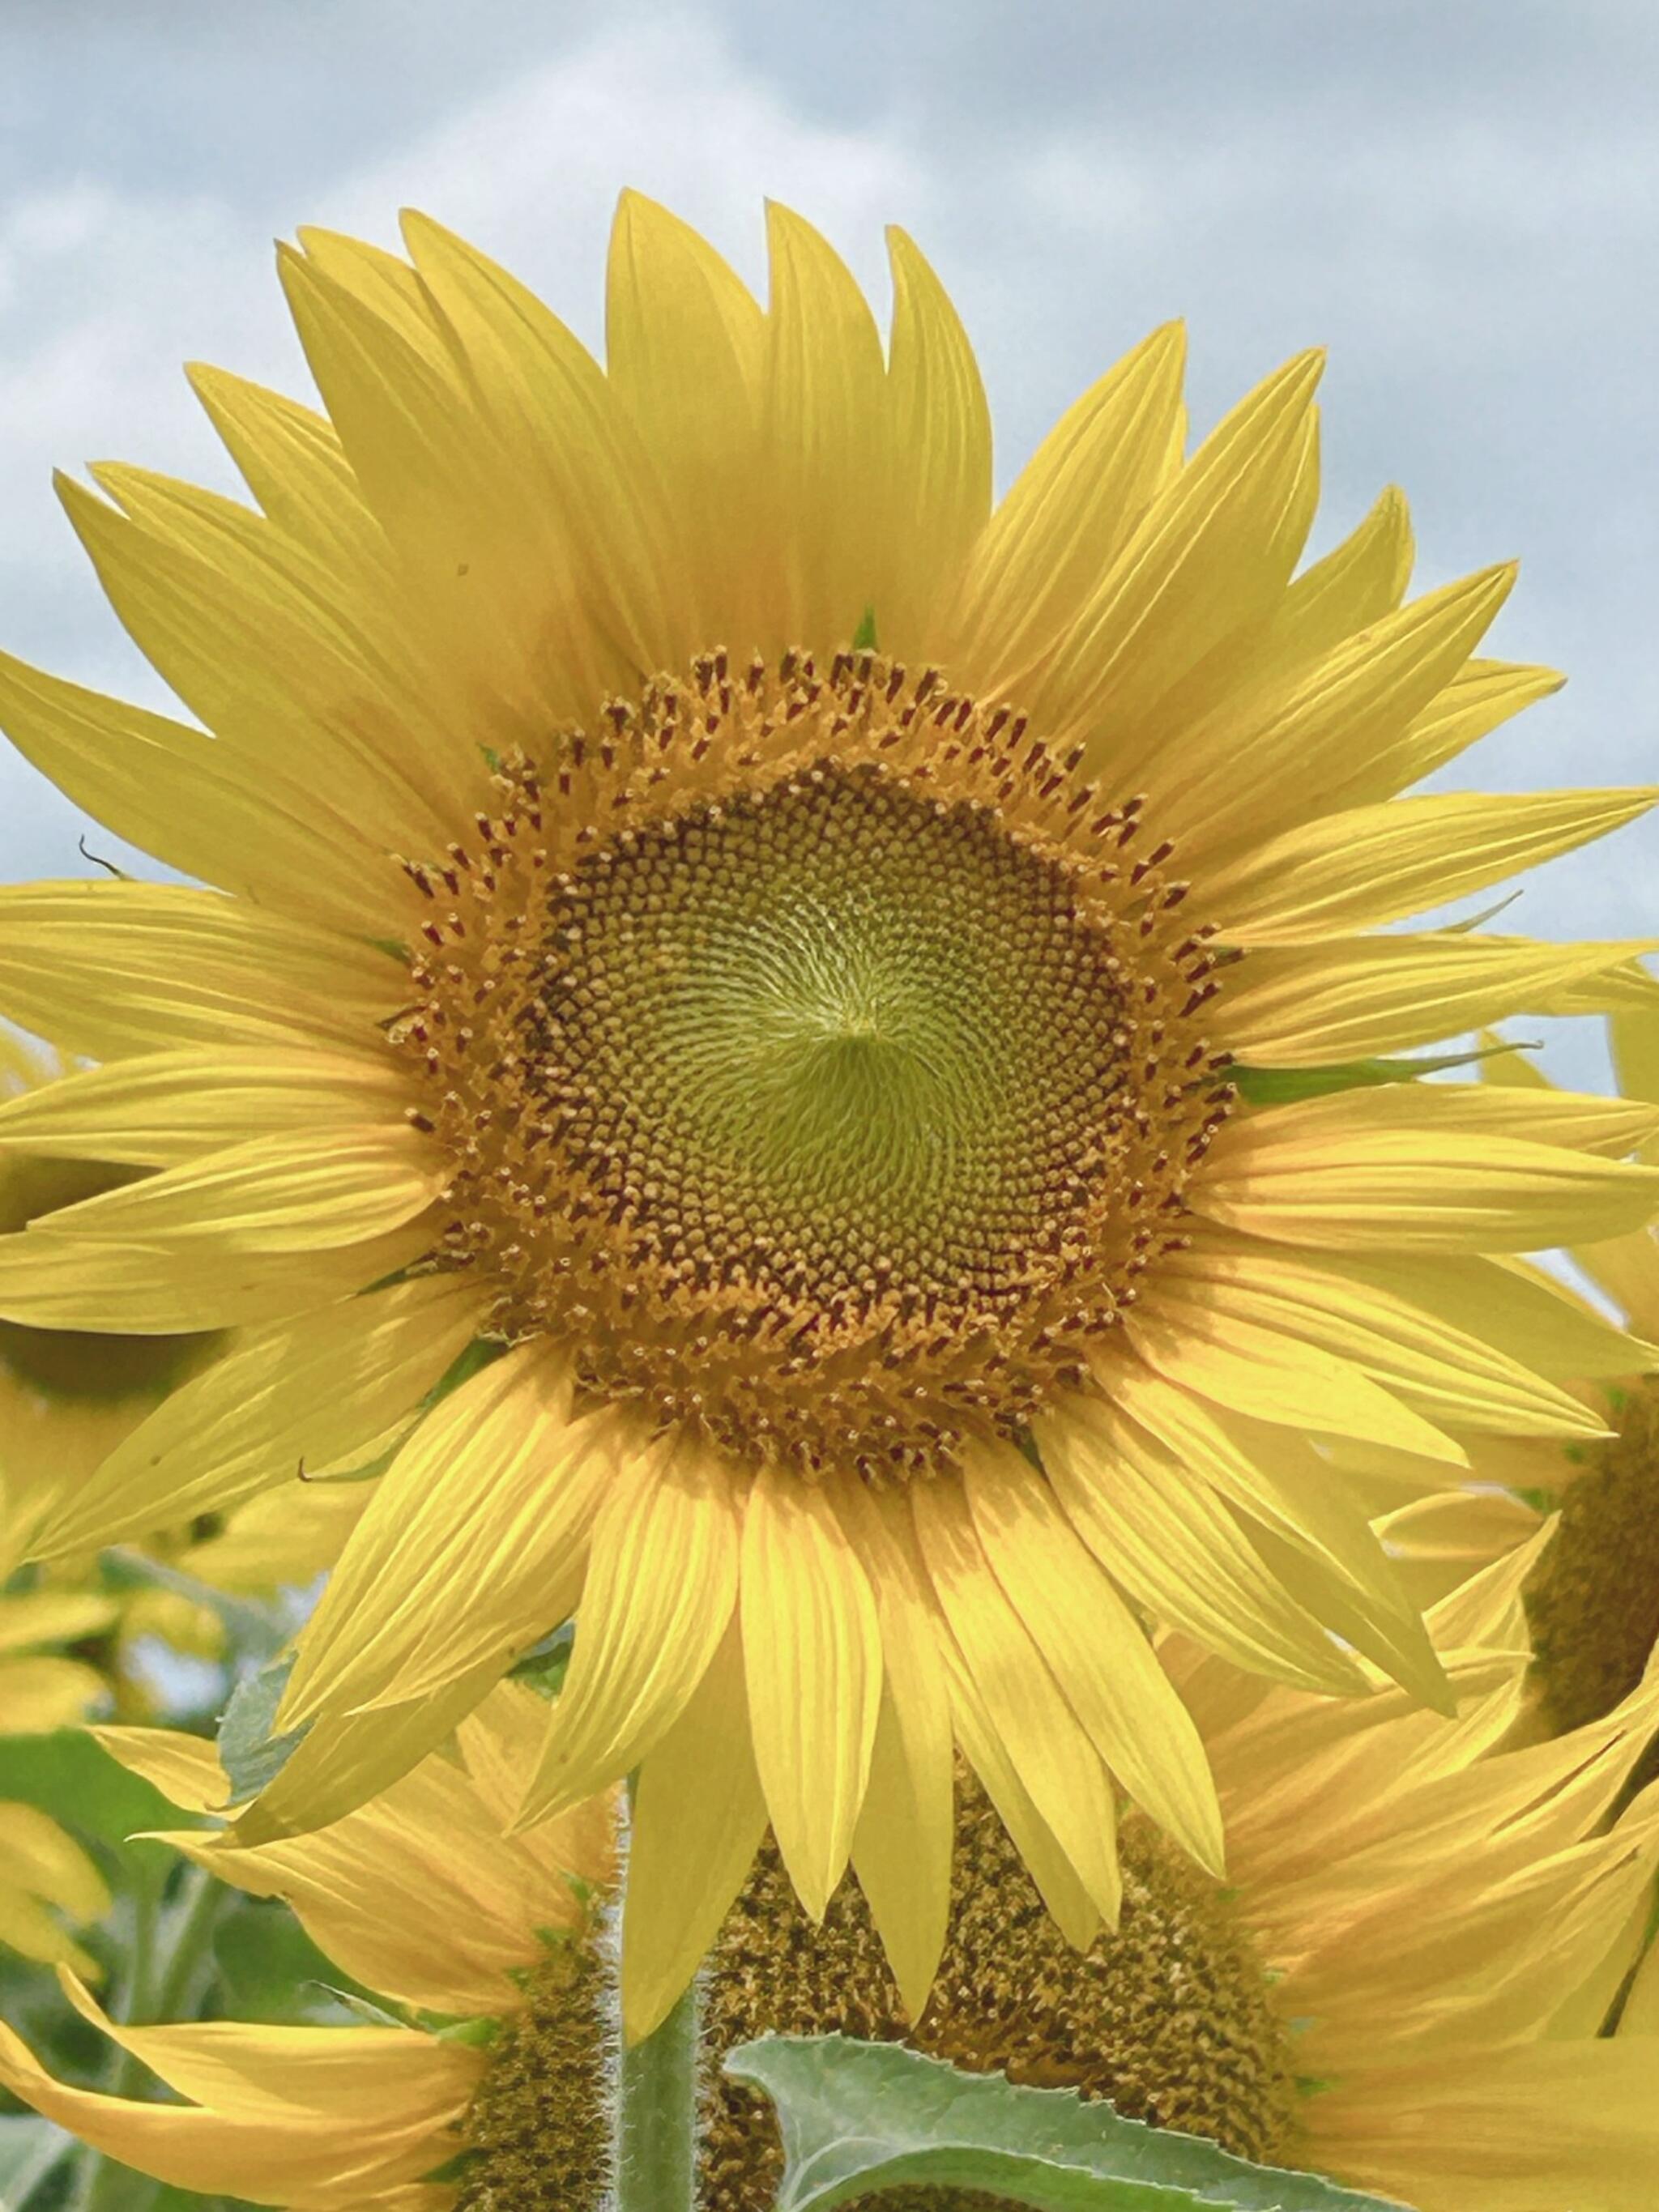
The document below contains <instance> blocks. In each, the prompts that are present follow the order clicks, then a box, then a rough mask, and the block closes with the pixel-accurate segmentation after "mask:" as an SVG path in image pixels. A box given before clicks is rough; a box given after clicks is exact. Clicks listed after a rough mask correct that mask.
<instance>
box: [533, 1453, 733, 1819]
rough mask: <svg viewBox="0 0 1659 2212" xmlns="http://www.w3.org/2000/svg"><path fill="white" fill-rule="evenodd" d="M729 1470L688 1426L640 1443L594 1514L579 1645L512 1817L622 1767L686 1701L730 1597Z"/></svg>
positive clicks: (639, 1755) (563, 1805)
mask: <svg viewBox="0 0 1659 2212" xmlns="http://www.w3.org/2000/svg"><path fill="white" fill-rule="evenodd" d="M737 1595H738V1515H737V1507H736V1501H735V1499H734V1497H733V1494H732V1474H730V1472H729V1471H728V1469H727V1468H726V1467H725V1466H724V1465H723V1464H722V1463H721V1462H720V1461H719V1460H718V1459H717V1458H716V1457H715V1455H714V1453H713V1452H711V1451H710V1450H709V1449H708V1446H707V1445H705V1444H704V1443H702V1442H701V1441H700V1440H699V1439H698V1438H697V1437H696V1436H688V1435H686V1434H684V1432H682V1431H669V1433H668V1434H667V1435H666V1436H665V1437H661V1438H659V1440H657V1441H656V1442H655V1443H649V1444H646V1443H641V1445H640V1447H639V1448H638V1450H637V1455H636V1457H635V1460H634V1462H633V1464H632V1465H631V1466H629V1467H628V1468H626V1469H625V1470H623V1472H621V1473H620V1474H618V1475H617V1477H616V1478H615V1479H614V1480H613V1481H612V1483H611V1486H610V1487H609V1489H608V1491H607V1494H606V1496H605V1499H604V1502H603V1503H602V1504H601V1505H600V1507H599V1512H598V1515H597V1516H596V1518H595V1520H594V1522H593V1534H592V1546H591V1549H590V1552H589V1557H588V1567H587V1574H586V1579H585V1580H584V1582H583V1583H582V1591H581V1598H580V1603H579V1604H578V1606H577V1607H576V1644H575V1651H574V1656H572V1659H571V1662H570V1671H569V1673H568V1674H567V1676H566V1677H565V1684H564V1688H563V1690H562V1692H560V1695H559V1699H558V1703H557V1704H556V1705H555V1707H554V1709H553V1717H552V1721H551V1723H550V1727H549V1729H548V1734H547V1741H546V1745H545V1747H544V1750H543V1752H542V1755H541V1759H540V1761H539V1763H538V1766H537V1769H536V1771H535V1773H534V1774H533V1775H532V1777H530V1778H529V1781H528V1786H527V1787H526V1791H525V1799H524V1805H523V1808H522V1809H521V1811H520V1815H519V1825H520V1826H529V1825H530V1824H531V1823H532V1822H533V1821H536V1820H544V1819H546V1818H547V1817H548V1816H549V1815H550V1814H556V1813H561V1812H563V1811H565V1810H566V1809H568V1808H569V1807H570V1806H572V1805H574V1804H576V1803H578V1802H580V1800H581V1799H582V1798H584V1797H586V1796H591V1795H592V1793H593V1791H594V1790H599V1789H601V1788H603V1787H604V1786H605V1784H607V1783H611V1782H614V1781H616V1780H617V1779H618V1778H620V1777H621V1776H623V1775H624V1774H627V1773H629V1772H630V1771H632V1770H633V1769H634V1768H635V1767H636V1766H637V1765H639V1763H640V1761H641V1759H643V1758H644V1757H645V1756H646V1754H647V1753H648V1752H649V1751H650V1749H651V1747H652V1746H653V1744H654V1743H656V1742H658V1741H659V1740H660V1738H661V1737H662V1736H663V1735H664V1734H665V1732H666V1730H667V1729H670V1728H671V1727H672V1726H673V1723H674V1722H675V1720H676V1719H677V1718H678V1716H679V1714H680V1713H682V1712H683V1711H684V1709H685V1706H686V1705H687V1704H688V1703H689V1701H690V1698H691V1696H692V1694H693V1692H695V1691H696V1686H697V1685H698V1683H699V1682H700V1681H701V1680H702V1677H703V1675H704V1674H705V1673H706V1672H707V1670H708V1664H709V1662H710V1661H711V1659H712V1658H713V1657H714V1652H715V1650H717V1649H718V1647H719V1645H720V1638H722V1637H723V1636H724V1635H725V1633H726V1623H727V1621H728V1620H730V1619H731V1617H732V1607H734V1606H735V1604H736V1602H737Z"/></svg>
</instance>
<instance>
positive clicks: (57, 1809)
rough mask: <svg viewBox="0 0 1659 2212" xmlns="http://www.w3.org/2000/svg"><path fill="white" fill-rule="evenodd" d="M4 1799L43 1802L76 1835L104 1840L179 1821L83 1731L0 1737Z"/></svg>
mask: <svg viewBox="0 0 1659 2212" xmlns="http://www.w3.org/2000/svg"><path fill="white" fill-rule="evenodd" d="M0 1798H10V1799H14V1800H21V1802H23V1803H24V1804H26V1805H38V1806H39V1807H40V1809H41V1811H42V1812H45V1813H50V1814H52V1817H53V1818H54V1819H55V1820H60V1821H62V1823H63V1825H64V1826H65V1827H66V1828H68V1829H69V1830H70V1832H72V1833H74V1834H76V1835H79V1836H82V1837H86V1838H93V1839H94V1840H96V1841H97V1842H99V1843H101V1844H123V1843H125V1841H126V1839H127V1838H128V1837H129V1836H131V1835H135V1834H137V1832H139V1831H140V1830H142V1829H145V1828H176V1827H177V1826H178V1825H179V1813H178V1808H177V1807H176V1806H173V1805H170V1804H169V1803H168V1802H167V1799H166V1798H165V1797H164V1796H162V1795H161V1791H160V1790H154V1789H152V1788H151V1787H150V1785H149V1783H148V1782H144V1781H141V1780H140V1779H139V1778H138V1776H137V1775H136V1774H129V1773H128V1772H127V1770H126V1769H125V1766H123V1765H120V1764H119V1763H118V1761H117V1760H115V1759H112V1758H111V1757H110V1756H109V1754H108V1753H107V1752H106V1751H104V1750H102V1749H100V1747H99V1745H98V1744H97V1743H96V1742H95V1741H94V1739H93V1738H92V1737H91V1736H89V1735H88V1734H87V1732H86V1730H85V1729H74V1728H68V1729H52V1730H51V1731H50V1732H49V1733H48V1734H46V1735H9V1736H0Z"/></svg>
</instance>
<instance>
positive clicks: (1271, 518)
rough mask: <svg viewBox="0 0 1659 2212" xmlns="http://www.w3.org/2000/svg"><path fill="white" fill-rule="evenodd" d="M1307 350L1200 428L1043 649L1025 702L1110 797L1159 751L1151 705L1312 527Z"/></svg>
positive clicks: (1243, 609)
mask: <svg viewBox="0 0 1659 2212" xmlns="http://www.w3.org/2000/svg"><path fill="white" fill-rule="evenodd" d="M1322 366H1323V362H1322V356H1319V355H1318V354H1314V353H1309V354H1303V355H1299V356H1297V358H1296V359H1295V360H1294V361H1291V362H1287V363H1286V365H1285V368H1282V369H1280V370H1279V371H1278V373H1277V374H1275V375H1273V376H1271V377H1269V378H1268V379H1267V381H1266V382H1265V383H1263V384H1261V385H1259V386H1257V388H1256V389H1255V392H1251V393H1250V394H1249V397H1248V398H1245V399H1244V400H1243V401H1241V403H1240V404H1239V405H1238V406H1237V407H1236V408H1235V409H1234V410H1233V411H1232V412H1231V414H1230V415H1229V416H1227V417H1226V419H1225V421H1224V422H1222V423H1220V424H1219V425H1218V428H1216V429H1214V430H1213V431H1212V432H1211V434H1210V435H1209V437H1208V438H1207V439H1206V441H1205V442H1204V444H1203V445H1202V446H1201V447H1200V448H1199V450H1198V452H1197V453H1195V454H1194V457H1193V459H1192V460H1191V461H1190V462H1189V463H1188V465H1187V467H1186V468H1185V469H1184V470H1182V472H1181V474H1180V475H1179V476H1178V477H1176V479H1175V480H1174V482H1173V483H1171V484H1170V485H1169V487H1168V488H1167V489H1165V490H1164V492H1163V493H1161V494H1160V495H1159V496H1158V499H1157V500H1156V501H1154V502H1153V504H1152V507H1151V508H1150V509H1149V510H1148V512H1147V513H1146V516H1145V517H1144V519H1143V520H1142V521H1141V522H1140V523H1139V526H1138V527H1137V528H1136V530H1135V532H1134V534H1133V537H1132V538H1130V540H1129V542H1128V544H1127V545H1126V546H1125V547H1124V549H1123V550H1122V552H1121V554H1120V555H1119V556H1118V557H1117V558H1116V560H1115V561H1114V562H1113V563H1112V566H1111V567H1110V568H1109V569H1108V570H1107V572H1106V573H1105V574H1104V575H1103V577H1102V579H1101V580H1100V582H1099V584H1098V585H1097V586H1096V588H1095V590H1094V591H1093V592H1092V593H1091V597H1090V599H1089V601H1088V603H1087V604H1086V605H1085V607H1084V608H1083V609H1082V610H1081V611H1080V612H1079V615H1078V616H1077V617H1076V619H1075V621H1074V622H1073V624H1072V626H1071V629H1070V630H1069V633H1068V635H1066V638H1065V639H1064V641H1062V642H1061V643H1060V645H1059V646H1058V647H1056V649H1055V651H1054V653H1053V655H1052V657H1051V659H1050V660H1049V663H1048V669H1047V672H1046V674H1045V677H1044V680H1043V681H1042V684H1041V685H1040V687H1039V688H1038V690H1037V691H1036V696H1035V698H1034V699H1033V700H1032V702H1030V703H1031V706H1032V710H1033V712H1034V713H1040V714H1042V717H1043V719H1044V720H1046V721H1047V723H1048V726H1049V727H1050V729H1051V731H1052V732H1053V733H1054V737H1055V738H1056V739H1057V740H1064V739H1069V738H1088V740H1089V742H1090V743H1091V756H1090V757H1091V762H1092V765H1093V766H1094V768H1095V769H1097V770H1099V771H1100V772H1102V773H1105V772H1106V771H1108V770H1109V772H1110V774H1111V776H1112V779H1113V782H1114V785H1115V787H1116V788H1117V789H1120V790H1124V789H1128V790H1134V789H1138V788H1139V787H1140V785H1141V781H1142V779H1143V778H1144V776H1145V775H1146V769H1147V766H1148V764H1149V763H1152V761H1154V760H1156V759H1157V758H1158V756H1159V754H1160V751H1161V742H1160V740H1161V735H1162V732H1161V730H1160V728H1159V725H1158V716H1157V712H1156V710H1157V708H1158V702H1159V701H1160V700H1161V699H1163V698H1164V696H1165V695H1166V694H1168V693H1170V691H1172V690H1174V688H1175V687H1176V684H1179V683H1180V682H1181V680H1182V678H1183V677H1185V676H1186V675H1187V674H1188V671H1190V670H1191V669H1192V668H1193V667H1194V665H1196V664H1197V662H1198V661H1199V660H1200V659H1201V658H1202V657H1203V656H1204V655H1205V654H1206V653H1208V652H1210V651H1212V649H1213V648H1214V647H1217V646H1218V645H1219V644H1221V643H1222V642H1223V641H1224V640H1225V639H1226V638H1227V637H1228V636H1229V635H1231V634H1233V633H1234V632H1236V631H1237V630H1238V629H1241V628H1243V626H1244V625H1245V624H1246V623H1249V622H1251V621H1254V620H1256V619H1259V617H1261V615H1262V614H1263V613H1264V612H1265V611H1266V610H1267V608H1268V607H1269V606H1271V605H1272V604H1273V601H1274V599H1276V598H1277V597H1278V596H1279V593H1280V592H1282V591H1283V590H1284V587H1285V583H1286V581H1287V580H1288V579H1289V576H1290V574H1291V569H1292V568H1294V567H1295V565H1296V561H1297V556H1298V554H1299V553H1300V552H1301V550H1302V544H1303V540H1304V538H1305V536H1306V533H1307V526H1308V523H1309V522H1310V520H1311V519H1312V517H1311V507H1310V500H1309V497H1308V492H1309V490H1310V488H1311V478H1310V466H1311V458H1312V456H1311V449H1310V435H1311V423H1312V414H1311V409H1312V402H1313V392H1314V386H1316V383H1317V382H1318V380H1319V374H1320V370H1321V368H1322Z"/></svg>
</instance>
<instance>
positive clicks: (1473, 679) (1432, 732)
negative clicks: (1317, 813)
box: [1328, 660, 1567, 806]
mask: <svg viewBox="0 0 1659 2212" xmlns="http://www.w3.org/2000/svg"><path fill="white" fill-rule="evenodd" d="M1566 680H1567V679H1566V678H1565V676H1563V675H1561V674H1560V673H1559V671H1557V670H1555V669H1553V668H1534V667H1530V666H1528V665H1524V664H1522V663H1520V662H1517V661H1509V660H1471V661H1468V662H1467V663H1466V664H1465V665H1464V666H1463V668H1462V670H1461V671H1460V672H1459V673H1458V674H1457V675H1456V676H1455V677H1454V678H1452V680H1451V682H1450V683H1449V684H1448V685H1447V686H1446V689H1445V690H1443V692H1442V693H1441V694H1440V696H1439V697H1438V698H1437V699H1436V700H1435V701H1434V702H1432V703H1431V705H1429V706H1427V707H1425V708H1424V709H1423V711H1422V713H1421V714H1419V715H1418V716H1417V718H1416V719H1415V720H1413V723H1412V724H1411V726H1410V727H1409V728H1408V729H1407V730H1406V731H1405V732H1403V734H1402V735H1401V737H1400V738H1398V739H1396V741H1395V743H1394V744H1390V745H1386V746H1384V747H1383V750H1382V751H1381V752H1380V753H1378V754H1377V755H1376V757H1374V758H1371V759H1363V758H1359V757H1356V759H1355V762H1354V764H1353V768H1352V773H1351V774H1350V775H1349V776H1348V778H1347V780H1346V782H1345V783H1344V784H1343V785H1342V786H1341V787H1340V790H1338V789H1335V788H1334V789H1333V790H1332V791H1331V792H1330V793H1329V795H1328V804H1330V805H1333V806H1335V805H1342V806H1366V805H1370V804H1372V803H1373V802H1374V801H1376V800H1377V799H1392V798H1393V796H1394V794H1395V792H1397V791H1404V790H1405V789H1406V788H1407V786H1408V785H1411V784H1413V783H1418V782H1420V781H1422V779H1423V778H1424V777H1425V775H1432V774H1433V773H1434V771H1435V769H1437V768H1443V767H1444V766H1445V764H1446V763H1447V762H1448V761H1453V760H1455V759H1456V758H1457V757H1458V755H1459V754H1460V753H1462V752H1466V751H1467V750H1468V748H1469V747H1470V746H1471V745H1472V744H1476V743H1477V742H1478V741H1479V739H1480V738H1484V737H1487V736H1489V735H1490V734H1491V732H1492V731H1493V730H1495V729H1497V728H1498V726H1499V724H1500V723H1503V722H1507V721H1508V720H1510V718H1511V717H1512V716H1513V715H1516V714H1521V713H1522V712H1523V710H1524V709H1525V708H1528V707H1531V706H1535V705H1536V704H1537V702H1538V701H1539V700H1541V699H1547V698H1548V697H1549V696H1551V694H1552V693H1553V692H1556V691H1559V690H1560V689H1561V686H1562V685H1563V684H1565V682H1566Z"/></svg>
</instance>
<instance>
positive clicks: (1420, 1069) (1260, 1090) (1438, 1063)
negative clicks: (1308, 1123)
mask: <svg viewBox="0 0 1659 2212" xmlns="http://www.w3.org/2000/svg"><path fill="white" fill-rule="evenodd" d="M1534 1049H1535V1048H1534V1047H1532V1046H1530V1045H1522V1044H1510V1043H1504V1044H1489V1045H1485V1046H1483V1047H1482V1048H1481V1049H1480V1051H1479V1052H1438V1053H1431V1054H1426V1055H1425V1056H1424V1057H1423V1058H1421V1059H1417V1060H1344V1061H1342V1062H1341V1063H1340V1065H1339V1066H1331V1067H1238V1066H1233V1067H1230V1068H1229V1069H1228V1070H1227V1080H1228V1082H1230V1083H1231V1084H1233V1085H1235V1086H1236V1087H1237V1091H1238V1094H1239V1096H1240V1097H1242V1098H1243V1100H1244V1101H1245V1103H1247V1104H1248V1105H1251V1106H1290V1105H1293V1104H1295V1103H1297V1101H1298V1100H1300V1099H1303V1098H1326V1097H1329V1096H1330V1095H1331V1094H1332V1093H1333V1092H1334V1091H1364V1090H1369V1089H1373V1088H1375V1087H1376V1085H1379V1084H1383V1083H1415V1082H1417V1081H1418V1080H1419V1079H1420V1078H1421V1077H1423V1076H1425V1075H1443V1074H1444V1073H1446V1071H1447V1069H1449V1068H1453V1067H1473V1066H1474V1065H1475V1063H1476V1062H1477V1061H1478V1060H1493V1059H1495V1058H1497V1056H1498V1054H1500V1053H1506V1052H1528V1051H1532V1050H1534Z"/></svg>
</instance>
